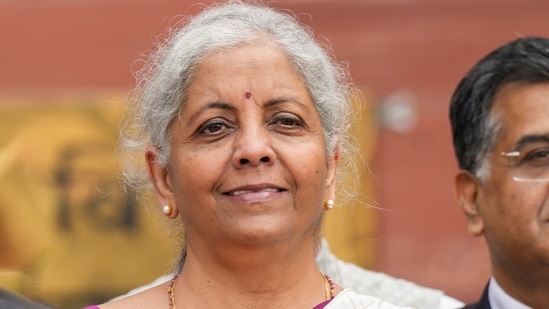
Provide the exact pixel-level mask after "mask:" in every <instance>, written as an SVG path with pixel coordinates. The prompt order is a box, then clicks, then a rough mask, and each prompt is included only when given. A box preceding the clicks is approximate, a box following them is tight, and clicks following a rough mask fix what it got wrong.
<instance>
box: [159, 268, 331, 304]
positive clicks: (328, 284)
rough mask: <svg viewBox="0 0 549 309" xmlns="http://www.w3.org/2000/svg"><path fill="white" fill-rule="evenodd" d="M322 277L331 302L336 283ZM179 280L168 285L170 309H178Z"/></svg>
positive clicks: (324, 276) (327, 297) (171, 281)
mask: <svg viewBox="0 0 549 309" xmlns="http://www.w3.org/2000/svg"><path fill="white" fill-rule="evenodd" d="M319 272H320V275H322V280H324V292H325V295H326V296H325V297H326V300H330V299H332V298H334V282H333V281H332V279H331V278H330V277H329V276H328V275H326V274H324V273H323V272H321V271H319ZM176 280H177V275H175V276H174V277H173V279H172V280H170V284H169V285H168V304H169V307H168V308H169V309H177V307H176V306H175V290H174V288H175V281H176Z"/></svg>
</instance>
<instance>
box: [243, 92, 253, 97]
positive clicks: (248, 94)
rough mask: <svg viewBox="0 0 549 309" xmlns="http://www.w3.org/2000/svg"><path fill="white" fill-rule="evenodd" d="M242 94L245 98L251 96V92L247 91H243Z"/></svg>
mask: <svg viewBox="0 0 549 309" xmlns="http://www.w3.org/2000/svg"><path fill="white" fill-rule="evenodd" d="M244 96H245V97H246V99H249V98H251V97H252V93H251V92H249V91H246V93H244Z"/></svg>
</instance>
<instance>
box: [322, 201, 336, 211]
mask: <svg viewBox="0 0 549 309" xmlns="http://www.w3.org/2000/svg"><path fill="white" fill-rule="evenodd" d="M323 205H324V210H330V209H332V208H334V200H331V199H328V200H324V204H323Z"/></svg>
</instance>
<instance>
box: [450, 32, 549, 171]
mask: <svg viewBox="0 0 549 309" xmlns="http://www.w3.org/2000/svg"><path fill="white" fill-rule="evenodd" d="M548 81H549V38H544V37H521V38H517V39H515V40H513V41H511V42H508V43H505V44H503V45H501V46H499V47H498V48H496V49H495V50H493V51H491V52H490V53H488V54H487V55H486V56H484V57H483V58H482V59H480V60H479V61H478V62H477V63H476V64H475V65H474V66H473V67H472V68H471V69H470V70H469V71H468V72H467V73H466V74H465V76H464V77H463V78H462V79H461V81H460V82H459V84H458V85H457V87H456V89H455V91H454V94H453V96H452V99H451V101H450V124H451V127H452V137H453V143H454V152H455V155H456V158H457V160H458V164H459V168H460V169H462V170H466V171H469V172H470V173H471V174H473V175H475V176H477V177H478V178H480V179H481V180H482V179H484V178H485V177H486V176H487V175H488V173H489V171H490V162H489V160H487V155H488V153H489V152H490V151H491V150H493V147H494V146H495V145H496V144H497V141H498V140H499V138H500V134H501V130H502V124H501V122H500V119H499V118H498V117H497V116H496V115H494V114H493V111H492V107H493V104H494V99H495V97H496V96H497V94H498V92H499V91H500V90H501V89H502V88H503V87H505V86H506V85H508V84H510V83H516V82H521V83H527V84H534V83H544V82H548ZM517 104H518V103H517Z"/></svg>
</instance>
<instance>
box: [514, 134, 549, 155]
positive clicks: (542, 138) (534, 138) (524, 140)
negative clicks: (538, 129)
mask: <svg viewBox="0 0 549 309" xmlns="http://www.w3.org/2000/svg"><path fill="white" fill-rule="evenodd" d="M541 142H544V143H548V142H549V135H547V134H528V135H524V136H523V137H521V138H520V139H519V140H518V142H516V143H515V147H514V148H515V150H517V151H520V150H521V149H523V148H524V147H525V146H526V145H528V144H531V143H541Z"/></svg>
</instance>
